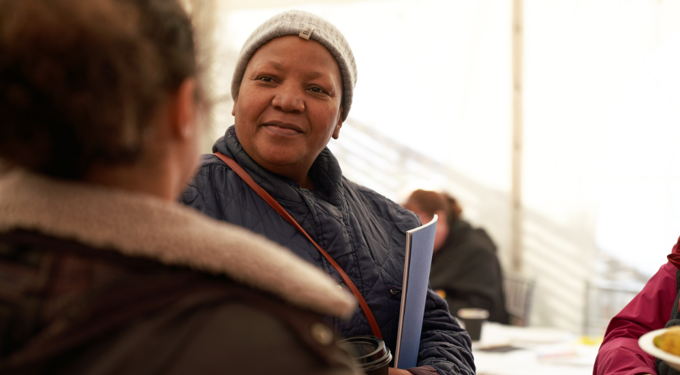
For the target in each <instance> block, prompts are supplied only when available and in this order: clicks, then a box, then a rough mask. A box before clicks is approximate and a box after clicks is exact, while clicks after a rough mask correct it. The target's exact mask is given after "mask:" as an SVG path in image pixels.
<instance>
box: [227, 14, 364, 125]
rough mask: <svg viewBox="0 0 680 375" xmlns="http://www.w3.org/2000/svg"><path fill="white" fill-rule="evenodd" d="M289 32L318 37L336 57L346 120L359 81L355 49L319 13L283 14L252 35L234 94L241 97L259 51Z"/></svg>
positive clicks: (237, 71)
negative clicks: (248, 67) (248, 68)
mask: <svg viewBox="0 0 680 375" xmlns="http://www.w3.org/2000/svg"><path fill="white" fill-rule="evenodd" d="M287 35H298V36H300V37H301V38H304V39H308V40H309V39H312V40H316V41H317V42H319V43H321V44H322V45H323V46H324V47H326V49H328V51H329V52H330V53H331V54H332V55H333V57H335V60H337V62H338V65H339V66H340V74H341V75H342V90H343V91H342V105H343V106H344V107H343V112H342V120H343V121H345V120H346V119H347V114H348V113H349V109H350V107H351V106H352V94H353V93H354V86H355V85H356V83H357V65H356V63H355V62H354V55H353V54H352V50H351V49H350V48H349V44H348V43H347V40H345V37H344V36H343V35H342V34H341V33H340V30H338V29H337V28H336V27H335V26H333V25H331V24H330V23H329V22H328V21H326V20H324V19H323V18H321V17H319V16H317V15H314V14H312V13H308V12H303V11H300V10H291V11H288V12H283V13H279V14H277V15H275V16H274V17H272V18H270V19H269V20H267V21H266V22H265V23H263V24H262V25H260V27H258V28H257V29H255V31H253V33H252V34H250V36H249V37H248V40H246V42H245V43H244V44H243V48H242V49H241V53H240V54H239V57H238V62H237V63H236V69H235V70H234V77H233V78H232V80H231V96H232V97H233V98H236V97H238V91H239V89H240V88H241V81H242V80H243V74H244V73H245V72H246V66H248V62H249V61H250V58H251V57H253V55H254V54H255V52H256V51H257V50H258V49H259V48H260V47H262V46H263V45H264V44H265V43H267V42H269V41H270V40H272V39H275V38H279V37H282V36H287Z"/></svg>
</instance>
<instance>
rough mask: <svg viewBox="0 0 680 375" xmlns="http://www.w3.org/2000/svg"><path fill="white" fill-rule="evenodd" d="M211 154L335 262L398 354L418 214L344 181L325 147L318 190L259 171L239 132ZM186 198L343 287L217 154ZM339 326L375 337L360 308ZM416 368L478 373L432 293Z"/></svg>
mask: <svg viewBox="0 0 680 375" xmlns="http://www.w3.org/2000/svg"><path fill="white" fill-rule="evenodd" d="M213 151H219V152H221V153H223V154H225V155H227V156H229V157H231V158H232V159H234V160H235V161H236V162H237V163H238V164H239V165H240V166H241V167H243V168H244V169H245V170H246V172H248V174H250V175H251V176H252V178H253V179H254V180H255V182H256V183H258V184H259V185H260V186H261V187H262V188H264V189H265V190H266V191H267V192H268V193H269V194H271V196H272V197H273V198H274V199H276V200H277V201H278V202H279V203H280V204H281V205H282V206H283V208H285V209H286V210H287V211H288V213H290V215H291V216H292V217H293V218H294V219H295V220H296V221H297V222H298V223H299V224H300V225H301V226H302V227H303V228H304V229H305V231H307V233H308V234H309V235H310V236H311V237H312V238H313V239H314V240H315V241H316V242H317V243H318V244H319V245H320V246H321V247H322V248H323V249H325V250H326V251H327V252H328V253H329V254H330V255H331V257H333V259H335V261H336V262H337V263H338V264H339V265H340V266H341V267H342V269H343V270H344V271H345V272H346V273H347V275H348V276H349V277H350V278H351V279H352V281H353V282H354V284H355V285H356V286H357V288H358V289H359V291H360V292H361V293H362V295H363V297H364V299H365V300H366V302H367V303H368V305H369V306H370V308H371V310H372V312H373V315H374V316H375V318H376V320H377V322H378V325H379V326H380V330H381V333H382V335H383V338H384V339H385V341H386V343H387V345H388V346H389V347H390V349H391V350H392V352H393V353H394V350H395V345H396V336H397V324H398V312H399V308H400V299H401V296H400V291H401V284H402V277H403V264H404V249H405V235H406V231H407V230H409V229H413V228H415V227H417V226H418V225H420V222H419V219H418V218H417V216H416V215H414V214H413V213H411V212H410V211H408V210H406V209H404V208H402V207H401V206H400V205H398V204H396V203H394V202H392V201H390V200H388V199H387V198H385V197H383V196H381V195H380V194H378V193H376V192H374V191H372V190H370V189H367V188H365V187H362V186H359V185H357V184H355V183H353V182H351V181H349V180H347V179H346V178H344V177H343V176H342V171H341V169H340V166H339V164H338V161H337V159H336V158H335V157H334V156H333V154H332V153H331V152H330V151H329V150H328V149H327V148H326V149H324V150H323V151H322V152H321V154H320V155H319V157H318V158H317V159H316V161H315V162H314V164H313V165H312V168H311V170H310V176H311V177H312V179H313V180H314V189H313V190H307V189H303V188H300V187H299V186H298V185H297V184H296V183H294V182H293V181H290V180H287V179H285V178H283V177H281V176H278V175H275V174H273V173H271V172H269V171H267V170H265V169H264V168H262V167H260V166H259V165H258V164H257V163H255V162H254V161H253V160H252V159H251V158H250V157H249V156H248V154H246V152H245V151H244V149H243V148H242V146H241V144H240V143H239V141H238V140H237V139H236V134H235V132H234V129H233V127H231V128H230V129H229V130H227V133H226V134H225V136H224V137H222V138H220V139H219V140H217V142H216V143H215V145H214V146H213ZM182 201H183V202H184V203H185V204H187V205H189V206H192V207H194V208H196V209H197V210H199V211H201V212H203V213H205V214H206V215H208V216H211V217H212V218H215V219H218V220H223V221H227V222H230V223H233V224H236V225H239V226H242V227H245V228H247V229H249V230H251V231H253V232H255V233H259V234H261V235H263V236H265V237H267V238H268V239H270V240H273V241H274V242H277V243H279V244H280V245H283V246H285V247H287V248H289V249H291V250H292V251H293V252H294V253H295V254H297V255H299V256H300V257H302V258H303V259H305V260H306V261H308V262H310V263H312V264H314V265H316V266H318V267H320V268H321V269H323V270H324V271H325V272H326V273H327V274H329V275H330V276H331V277H332V278H333V279H335V280H336V281H337V282H338V284H342V282H341V278H340V276H339V275H338V273H337V272H336V271H335V270H334V269H333V267H332V266H331V265H330V264H329V263H328V262H327V261H326V260H325V259H323V257H322V255H321V254H320V253H319V251H318V250H317V249H316V248H315V247H314V246H313V245H312V244H311V243H310V242H309V241H308V240H307V239H306V238H305V237H304V236H303V235H302V234H300V233H298V231H297V230H296V229H295V228H294V227H293V226H291V225H290V224H289V223H287V222H286V221H285V219H283V218H282V217H281V216H280V215H279V214H278V213H277V212H276V211H274V210H273V209H272V208H271V207H270V206H269V205H268V204H267V203H266V202H265V201H264V200H262V199H261V198H260V197H259V196H258V195H257V194H256V193H255V192H254V191H252V189H251V188H250V187H249V186H248V185H247V184H246V183H245V182H243V181H242V180H241V178H240V177H239V176H238V175H236V173H235V172H234V171H232V170H231V169H230V168H229V167H227V166H226V165H225V164H224V163H223V162H222V161H221V160H220V159H219V158H217V157H216V156H214V155H209V156H206V157H205V159H204V161H203V164H202V166H201V167H200V169H199V171H198V173H197V175H196V177H195V179H194V181H193V182H191V183H190V185H189V187H188V188H187V190H186V191H185V193H184V195H183V196H182ZM333 324H334V325H335V327H336V328H337V329H338V330H339V331H340V333H341V334H342V335H343V336H344V337H352V336H360V335H367V334H371V329H370V327H369V324H368V321H367V319H366V317H365V316H364V314H363V312H362V311H361V310H360V309H357V311H356V312H355V314H354V315H353V316H352V318H351V319H350V320H349V321H348V322H343V321H340V320H338V319H333ZM418 364H419V366H424V367H421V368H419V369H414V370H412V372H420V373H435V371H434V368H436V369H437V371H438V372H439V373H441V374H474V371H475V370H474V363H473V359H472V353H471V349H470V340H469V337H468V335H467V333H466V332H465V331H464V330H462V329H461V328H460V327H459V326H458V324H457V323H456V321H455V320H454V319H453V317H451V315H450V314H449V313H448V311H447V308H446V304H445V303H444V301H443V300H442V299H441V298H440V297H439V296H437V295H436V294H435V293H434V292H432V291H431V290H430V291H429V293H428V296H427V301H426V308H425V316H424V322H423V332H422V336H421V342H420V355H419V361H418ZM429 366H432V367H429ZM433 367H434V368H433Z"/></svg>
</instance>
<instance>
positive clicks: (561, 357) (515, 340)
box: [472, 323, 598, 375]
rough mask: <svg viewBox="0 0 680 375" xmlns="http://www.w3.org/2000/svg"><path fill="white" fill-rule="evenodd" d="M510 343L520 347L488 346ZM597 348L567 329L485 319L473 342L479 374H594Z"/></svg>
mask: <svg viewBox="0 0 680 375" xmlns="http://www.w3.org/2000/svg"><path fill="white" fill-rule="evenodd" d="M508 345H509V346H512V347H516V348H519V349H516V350H511V351H508V352H492V351H486V350H484V349H490V348H494V347H502V346H508ZM597 350H598V345H589V344H587V343H584V342H582V340H580V339H579V337H578V336H576V335H574V334H571V333H569V332H566V331H563V330H559V329H554V328H539V327H513V326H506V325H501V324H497V323H484V325H483V327H482V337H481V340H480V341H478V342H473V345H472V351H473V354H474V356H475V365H476V366H477V375H533V374H541V375H544V374H551V375H562V374H564V375H567V374H568V375H591V374H592V373H593V364H594V363H595V356H596V355H597Z"/></svg>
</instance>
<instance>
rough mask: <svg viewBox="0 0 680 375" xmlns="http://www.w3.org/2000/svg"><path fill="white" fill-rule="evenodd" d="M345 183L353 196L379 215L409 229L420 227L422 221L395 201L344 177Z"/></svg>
mask: <svg viewBox="0 0 680 375" xmlns="http://www.w3.org/2000/svg"><path fill="white" fill-rule="evenodd" d="M343 182H344V185H345V188H346V189H348V190H350V194H351V195H354V196H357V197H358V198H359V199H361V200H362V201H363V202H364V203H365V204H366V205H368V206H369V207H371V208H372V209H373V211H374V212H375V213H376V214H377V215H379V216H381V217H383V218H386V219H389V220H393V221H396V222H405V223H407V224H408V225H409V228H407V229H412V228H415V227H417V226H418V225H419V223H420V219H419V218H418V216H416V214H414V213H413V212H411V211H409V210H407V209H406V208H404V207H403V206H401V205H400V204H398V203H396V202H394V201H393V200H391V199H389V198H387V197H385V196H384V195H382V194H380V193H378V192H376V191H375V190H373V189H370V188H368V187H366V186H363V185H360V184H357V183H356V182H353V181H351V180H349V179H347V178H346V177H344V176H343Z"/></svg>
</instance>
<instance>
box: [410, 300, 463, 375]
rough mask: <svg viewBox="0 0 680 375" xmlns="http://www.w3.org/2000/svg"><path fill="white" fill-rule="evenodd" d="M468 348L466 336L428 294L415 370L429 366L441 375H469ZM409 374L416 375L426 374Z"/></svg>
mask: <svg viewBox="0 0 680 375" xmlns="http://www.w3.org/2000/svg"><path fill="white" fill-rule="evenodd" d="M471 345H472V343H471V341H470V336H469V335H468V334H467V332H465V330H464V329H462V328H461V327H460V326H459V325H458V323H457V322H456V320H455V319H454V318H453V317H452V316H451V314H449V311H448V309H447V307H446V303H445V302H444V300H443V299H442V298H441V297H439V296H438V295H437V294H436V293H434V292H433V291H432V290H431V289H430V290H428V295H427V300H426V301H425V316H424V317H423V332H422V335H421V337H420V351H419V354H418V366H421V367H420V368H422V367H423V366H432V367H434V368H435V369H437V371H438V372H439V374H442V375H458V374H460V375H473V374H474V373H475V364H474V359H473V357H472V349H471ZM409 371H411V372H413V373H414V374H418V375H419V374H421V373H423V374H425V373H426V372H416V371H413V370H409Z"/></svg>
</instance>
